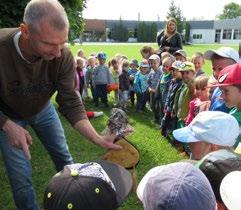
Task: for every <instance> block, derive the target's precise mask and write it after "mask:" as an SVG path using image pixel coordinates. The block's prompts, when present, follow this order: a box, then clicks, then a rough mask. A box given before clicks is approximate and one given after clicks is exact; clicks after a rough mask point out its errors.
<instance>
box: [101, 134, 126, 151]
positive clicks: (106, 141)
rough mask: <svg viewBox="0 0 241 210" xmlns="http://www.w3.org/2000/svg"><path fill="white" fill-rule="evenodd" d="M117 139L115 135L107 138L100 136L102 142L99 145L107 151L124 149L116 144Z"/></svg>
mask: <svg viewBox="0 0 241 210" xmlns="http://www.w3.org/2000/svg"><path fill="white" fill-rule="evenodd" d="M115 139H116V136H115V135H106V136H100V140H99V141H98V144H99V145H100V146H101V147H103V148H107V149H113V150H120V149H122V147H121V146H120V145H117V144H115V143H114V141H115Z"/></svg>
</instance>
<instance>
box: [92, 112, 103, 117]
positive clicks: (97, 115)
mask: <svg viewBox="0 0 241 210" xmlns="http://www.w3.org/2000/svg"><path fill="white" fill-rule="evenodd" d="M101 115H103V112H94V117H99V116H101Z"/></svg>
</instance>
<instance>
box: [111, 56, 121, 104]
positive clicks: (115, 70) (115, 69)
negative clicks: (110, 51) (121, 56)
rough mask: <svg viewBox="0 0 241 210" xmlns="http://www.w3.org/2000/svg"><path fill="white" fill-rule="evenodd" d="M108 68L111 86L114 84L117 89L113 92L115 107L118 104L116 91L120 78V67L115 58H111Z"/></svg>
mask: <svg viewBox="0 0 241 210" xmlns="http://www.w3.org/2000/svg"><path fill="white" fill-rule="evenodd" d="M109 68H110V72H111V75H112V81H111V84H114V86H115V87H118V88H116V89H115V90H114V95H115V105H116V104H118V102H119V95H118V89H119V76H120V66H119V62H118V60H117V58H116V57H114V58H112V59H111V61H110V62H109Z"/></svg>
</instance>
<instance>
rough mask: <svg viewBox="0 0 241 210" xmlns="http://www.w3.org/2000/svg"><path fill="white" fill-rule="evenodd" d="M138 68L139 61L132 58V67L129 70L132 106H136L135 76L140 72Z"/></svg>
mask: <svg viewBox="0 0 241 210" xmlns="http://www.w3.org/2000/svg"><path fill="white" fill-rule="evenodd" d="M138 68H139V65H138V61H137V60H136V59H132V60H131V62H130V68H129V71H128V74H129V80H130V89H129V97H130V100H131V104H132V106H134V104H135V91H134V78H135V75H136V74H137V72H138Z"/></svg>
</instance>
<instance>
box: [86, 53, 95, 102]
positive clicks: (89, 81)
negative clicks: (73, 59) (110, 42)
mask: <svg viewBox="0 0 241 210" xmlns="http://www.w3.org/2000/svg"><path fill="white" fill-rule="evenodd" d="M95 64H96V58H95V57H94V56H90V57H89V58H88V63H87V71H86V77H85V78H86V84H87V87H90V91H91V94H92V97H93V99H94V94H95V92H94V88H93V81H92V80H93V73H94V68H95Z"/></svg>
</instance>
